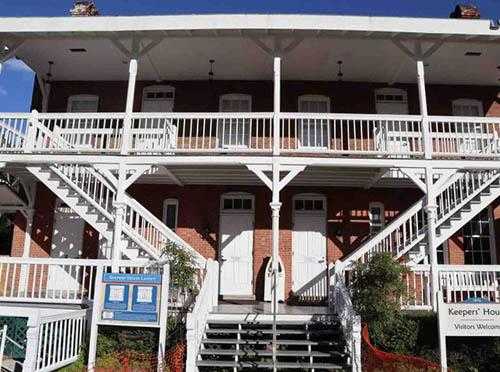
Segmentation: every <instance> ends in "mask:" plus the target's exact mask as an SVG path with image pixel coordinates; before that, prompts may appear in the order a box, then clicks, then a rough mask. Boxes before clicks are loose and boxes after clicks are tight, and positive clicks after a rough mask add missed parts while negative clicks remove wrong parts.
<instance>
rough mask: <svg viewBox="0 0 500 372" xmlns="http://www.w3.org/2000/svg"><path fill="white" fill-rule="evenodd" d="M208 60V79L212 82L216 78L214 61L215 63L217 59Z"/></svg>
mask: <svg viewBox="0 0 500 372" xmlns="http://www.w3.org/2000/svg"><path fill="white" fill-rule="evenodd" d="M208 62H209V63H210V71H209V72H208V80H209V81H210V82H212V81H213V79H214V63H215V59H210V60H209V61H208Z"/></svg>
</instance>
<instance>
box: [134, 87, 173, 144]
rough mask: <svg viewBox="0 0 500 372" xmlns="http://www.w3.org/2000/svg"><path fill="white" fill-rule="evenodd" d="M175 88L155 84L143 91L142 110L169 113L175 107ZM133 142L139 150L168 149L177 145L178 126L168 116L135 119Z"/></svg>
mask: <svg viewBox="0 0 500 372" xmlns="http://www.w3.org/2000/svg"><path fill="white" fill-rule="evenodd" d="M174 102H175V88H174V87H172V86H169V85H153V86H149V87H145V88H144V90H143V91H142V106H141V111H142V112H150V113H162V112H164V113H169V112H172V111H173V109H174ZM132 143H133V146H134V148H135V149H137V150H141V149H144V150H160V151H164V150H168V149H175V148H176V146H177V126H176V125H175V123H174V122H173V121H172V119H170V118H168V117H162V116H161V115H160V116H155V117H154V118H148V117H147V116H145V117H143V118H141V119H138V120H135V121H134V125H133V133H132Z"/></svg>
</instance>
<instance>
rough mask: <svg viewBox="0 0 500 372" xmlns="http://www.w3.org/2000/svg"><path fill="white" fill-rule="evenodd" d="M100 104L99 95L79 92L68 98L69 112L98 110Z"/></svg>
mask: <svg viewBox="0 0 500 372" xmlns="http://www.w3.org/2000/svg"><path fill="white" fill-rule="evenodd" d="M98 106H99V97H98V96H94V95H90V94H78V95H74V96H70V97H69V98H68V112H97V109H98Z"/></svg>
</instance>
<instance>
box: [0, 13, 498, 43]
mask: <svg viewBox="0 0 500 372" xmlns="http://www.w3.org/2000/svg"><path fill="white" fill-rule="evenodd" d="M184 30H256V31H258V30H293V31H300V30H303V31H318V30H319V31H348V32H349V31H352V32H368V33H369V32H373V33H377V32H382V33H403V34H408V35H411V34H416V35H426V36H436V37H437V36H439V35H447V36H449V35H457V36H459V35H469V36H470V35H474V36H489V37H491V36H492V37H495V36H497V37H500V31H499V30H492V29H490V21H489V20H462V19H447V18H442V19H441V18H408V17H368V16H339V15H289V14H272V15H262V14H212V15H168V16H118V17H109V16H98V17H44V18H39V17H24V18H12V17H9V18H0V33H9V34H23V35H24V36H27V35H33V36H36V35H37V34H40V35H44V36H46V35H47V34H52V33H54V34H59V35H62V34H64V33H72V34H73V36H75V33H82V34H85V33H107V32H111V33H120V32H135V31H141V32H147V31H184Z"/></svg>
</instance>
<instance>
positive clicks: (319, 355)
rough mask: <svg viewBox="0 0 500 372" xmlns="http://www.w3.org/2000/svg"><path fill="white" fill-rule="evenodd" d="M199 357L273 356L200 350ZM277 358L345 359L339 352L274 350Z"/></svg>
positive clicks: (261, 352) (240, 351)
mask: <svg viewBox="0 0 500 372" xmlns="http://www.w3.org/2000/svg"><path fill="white" fill-rule="evenodd" d="M200 355H207V356H208V355H228V356H234V355H238V356H248V357H257V356H259V357H269V356H272V355H273V352H272V350H236V349H202V350H200ZM276 355H277V356H282V357H300V358H306V357H317V358H330V357H347V355H346V354H345V353H341V352H339V351H331V352H324V351H304V350H276Z"/></svg>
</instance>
